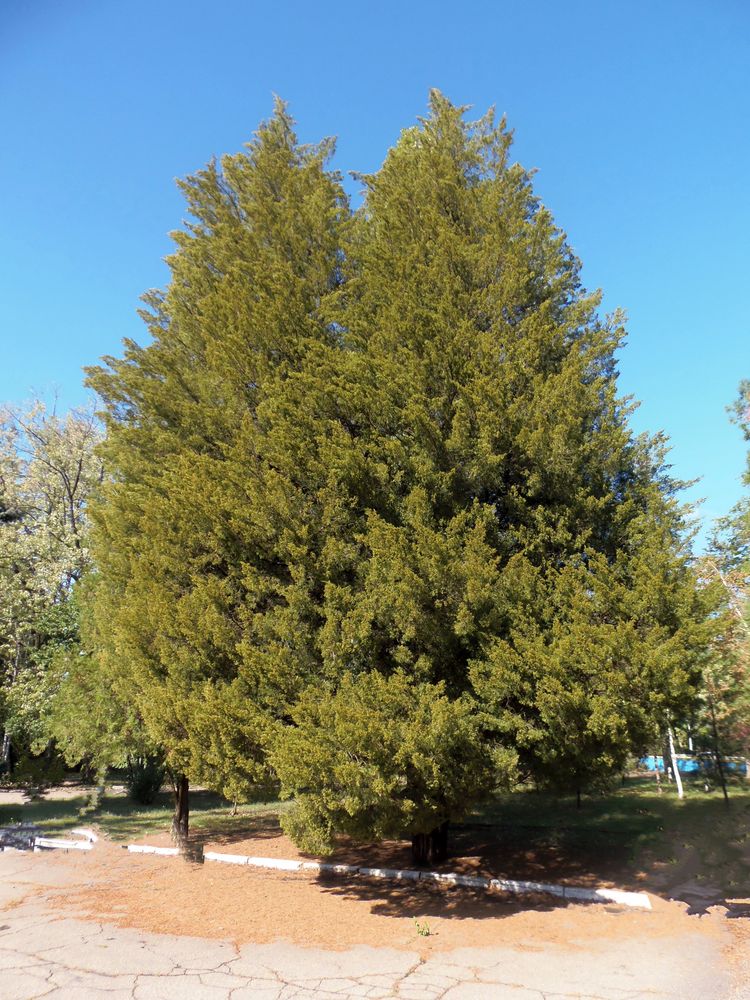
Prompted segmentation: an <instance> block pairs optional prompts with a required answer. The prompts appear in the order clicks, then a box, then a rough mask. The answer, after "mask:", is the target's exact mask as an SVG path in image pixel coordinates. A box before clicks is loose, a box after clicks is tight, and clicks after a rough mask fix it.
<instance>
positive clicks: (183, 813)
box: [172, 774, 190, 850]
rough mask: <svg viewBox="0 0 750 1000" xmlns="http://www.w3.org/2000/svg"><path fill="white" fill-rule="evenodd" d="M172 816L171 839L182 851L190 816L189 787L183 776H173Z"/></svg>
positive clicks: (186, 840) (185, 841)
mask: <svg viewBox="0 0 750 1000" xmlns="http://www.w3.org/2000/svg"><path fill="white" fill-rule="evenodd" d="M173 784H174V816H173V817H172V839H173V840H174V842H175V843H176V844H177V846H178V847H179V848H180V849H182V850H184V849H185V848H186V847H187V842H188V820H189V815H190V785H189V783H188V779H187V777H186V776H185V775H184V774H180V775H175V777H174V779H173Z"/></svg>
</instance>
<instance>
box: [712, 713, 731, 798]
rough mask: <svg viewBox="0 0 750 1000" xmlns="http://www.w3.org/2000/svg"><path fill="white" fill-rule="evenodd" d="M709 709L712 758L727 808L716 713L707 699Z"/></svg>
mask: <svg viewBox="0 0 750 1000" xmlns="http://www.w3.org/2000/svg"><path fill="white" fill-rule="evenodd" d="M708 705H709V708H710V709H711V727H712V729H713V731H714V757H715V759H716V769H717V771H718V772H719V781H720V782H721V790H722V792H723V793H724V805H725V806H726V807H727V809H728V808H729V792H727V782H726V778H725V777H724V765H723V763H722V760H721V751H720V750H719V729H718V726H717V725H716V713H715V712H714V700H713V698H711V699H709V702H708Z"/></svg>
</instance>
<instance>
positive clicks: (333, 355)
mask: <svg viewBox="0 0 750 1000" xmlns="http://www.w3.org/2000/svg"><path fill="white" fill-rule="evenodd" d="M511 143H512V135H511V133H510V131H509V130H508V128H507V126H506V123H505V121H504V120H501V121H499V122H498V121H496V119H495V117H494V115H493V114H492V113H489V114H487V115H486V116H485V117H483V118H482V119H480V120H479V121H473V122H472V121H467V118H466V111H465V109H464V108H461V107H456V106H454V105H452V104H451V103H450V102H449V101H448V100H447V99H446V98H444V97H443V96H442V95H441V94H439V93H437V92H433V93H432V95H431V98H430V107H429V113H428V115H427V116H426V117H425V118H424V119H420V120H419V122H418V124H417V125H416V126H414V127H411V128H407V129H405V130H404V131H403V132H402V133H401V135H400V138H399V140H398V141H397V143H396V144H395V146H394V147H393V148H392V149H390V150H389V151H388V153H387V155H386V158H385V160H384V162H383V165H382V167H381V168H380V169H379V170H378V171H377V172H375V173H373V174H370V175H365V176H361V177H360V178H359V180H360V183H361V185H362V187H363V199H362V203H361V205H360V206H359V207H357V208H354V207H353V206H352V205H351V203H350V200H349V198H348V197H347V195H346V192H345V189H344V187H343V183H342V178H341V177H340V175H339V174H338V173H337V172H336V171H335V170H333V169H332V168H331V167H330V159H331V156H332V154H333V152H334V146H333V143H332V142H331V141H330V140H326V141H324V142H322V143H320V144H318V145H305V144H301V143H300V142H299V141H298V139H297V137H296V134H295V130H294V123H293V121H292V119H291V118H290V116H289V114H288V112H287V110H286V108H285V106H284V105H283V104H282V103H280V102H279V103H277V105H276V108H275V111H274V114H273V116H272V118H271V119H269V120H268V121H267V122H265V123H263V124H262V125H261V126H260V128H259V129H258V131H257V133H256V135H255V137H254V138H253V140H252V141H251V142H250V143H248V145H247V146H246V147H245V149H244V150H243V151H242V152H240V153H238V154H236V155H227V156H224V157H222V158H221V160H218V161H217V160H214V161H211V162H210V163H209V164H208V165H207V166H206V167H205V168H204V169H202V170H200V171H198V172H197V173H196V174H195V175H193V176H191V177H188V178H187V179H186V180H185V181H183V182H181V184H180V186H181V189H182V191H183V193H184V195H185V199H186V203H187V209H188V212H189V220H188V221H187V222H186V223H185V224H184V226H183V227H182V228H181V229H180V230H178V231H177V232H175V233H174V234H173V237H174V241H175V250H174V252H173V254H172V255H171V256H170V257H169V258H168V264H169V268H170V280H169V283H168V285H167V287H166V288H165V289H163V290H160V291H152V292H149V293H148V294H147V295H146V296H144V308H143V311H142V315H143V318H144V320H145V322H146V324H147V328H148V332H149V337H148V341H147V343H146V344H145V345H140V344H137V343H135V342H133V341H126V342H125V344H124V350H123V353H122V355H121V356H119V357H107V358H105V359H104V360H103V362H102V364H101V365H100V366H97V367H95V368H92V369H89V370H88V371H87V383H88V385H89V386H90V387H91V388H92V389H93V390H94V391H95V392H96V394H97V396H98V399H99V405H100V419H101V425H99V424H97V421H96V420H95V419H94V418H93V416H92V415H91V414H82V413H78V414H71V415H69V416H68V417H66V418H64V419H60V418H58V417H56V416H54V415H49V414H46V413H44V412H42V411H36V412H35V413H32V414H31V415H29V416H28V418H23V419H22V415H20V414H18V413H16V414H9V415H8V417H7V419H6V420H5V424H4V426H5V431H6V433H5V437H4V438H3V450H2V454H0V463H2V471H1V472H0V487H1V489H2V493H0V537H1V539H2V567H1V568H0V573H1V575H0V588H2V591H1V592H0V615H2V621H1V622H0V657H2V670H3V687H2V703H1V704H2V717H3V720H4V721H3V725H4V730H5V734H6V743H7V744H8V746H10V744H11V743H12V742H14V741H15V744H16V745H17V746H19V747H22V746H25V747H26V749H27V750H28V751H29V752H31V753H32V754H33V753H38V752H39V751H40V750H41V749H43V748H45V749H46V748H49V747H54V748H56V750H57V752H59V753H61V754H62V755H63V756H64V758H65V759H66V760H67V761H68V763H80V762H81V761H84V762H85V763H86V765H87V766H88V767H90V768H91V769H93V770H96V769H100V770H101V769H103V768H105V767H107V766H113V765H114V766H122V764H123V762H124V761H130V762H131V763H132V762H133V761H141V762H149V761H150V762H156V764H157V766H159V767H160V766H164V767H165V768H166V769H167V772H168V773H169V774H170V775H171V777H172V780H173V782H174V787H175V795H176V811H175V821H174V831H175V835H176V836H177V837H178V839H180V840H184V839H186V838H187V836H188V822H189V820H188V816H189V811H188V795H189V784H190V782H195V783H200V784H203V785H207V786H209V787H211V788H214V789H216V790H217V791H219V792H221V793H222V794H223V795H225V796H226V797H227V798H229V799H230V800H235V801H244V800H248V799H250V798H253V797H256V796H259V795H266V794H268V793H270V792H273V793H278V794H280V795H282V796H283V797H286V798H291V799H293V805H292V808H291V809H290V811H289V812H288V813H286V814H285V815H284V818H283V823H284V826H285V829H286V830H287V831H288V833H289V834H290V835H291V836H292V837H293V839H294V840H295V841H296V842H297V843H298V844H299V845H300V847H302V848H303V849H305V850H307V851H311V852H325V851H328V850H330V849H331V847H332V844H333V842H334V838H335V837H336V836H337V835H338V834H341V833H346V834H349V835H350V836H352V837H354V838H356V839H358V840H372V839H381V838H388V837H402V836H409V837H411V838H412V843H413V848H414V853H415V857H416V859H417V860H418V861H426V860H427V859H428V858H439V857H440V856H442V855H443V854H444V853H445V851H446V845H447V839H446V838H447V825H448V823H449V822H450V821H452V820H456V819H459V818H460V817H461V816H463V815H465V814H466V812H467V811H468V810H470V809H471V808H472V807H473V806H474V805H475V804H476V803H477V802H479V801H481V800H482V799H483V798H485V797H486V796H487V795H489V794H491V792H492V791H493V790H494V789H497V788H500V787H512V786H513V785H514V784H515V783H516V782H518V781H520V780H534V781H535V782H536V783H537V784H538V785H544V786H550V787H554V788H558V789H561V790H564V791H567V792H572V793H577V794H578V795H579V797H580V794H581V793H582V792H586V791H591V790H593V789H596V788H598V787H602V786H603V785H604V784H606V782H608V781H609V780H611V778H612V776H613V775H615V774H617V773H618V772H619V771H621V770H622V768H623V767H624V766H625V764H626V761H627V760H628V758H629V756H630V755H632V754H634V753H640V752H641V751H642V750H643V749H644V748H645V747H646V746H649V745H653V744H654V743H655V742H658V740H659V739H660V738H661V735H662V734H663V733H664V732H665V731H666V728H667V726H669V725H671V724H673V723H674V722H680V723H684V722H688V721H689V722H690V724H691V725H692V726H693V728H694V729H695V731H696V732H698V731H700V729H701V726H704V725H706V719H707V718H708V715H710V713H711V712H713V720H714V729H715V731H716V732H718V730H719V729H720V730H721V733H722V738H723V739H724V741H725V742H726V745H727V746H729V743H730V742H731V744H732V747H740V746H741V745H743V744H744V745H745V746H746V745H747V739H748V732H747V701H746V695H747V669H746V649H747V643H746V632H747V626H746V599H745V581H746V574H747V565H748V564H747V556H748V550H747V527H748V513H747V507H746V506H744V507H742V508H741V509H739V510H738V511H735V512H733V514H732V515H731V516H730V517H729V518H728V519H727V520H726V521H725V522H724V523H723V524H722V525H721V532H720V533H719V535H717V539H716V541H715V544H714V545H713V547H712V552H711V555H710V556H709V557H707V558H706V559H704V560H702V561H698V560H696V559H695V558H694V557H693V556H692V554H691V550H690V544H689V543H690V535H691V520H690V511H689V509H687V508H686V507H685V506H684V505H683V504H682V502H681V500H680V491H681V488H682V486H683V485H684V484H682V483H680V482H678V481H676V480H675V479H674V478H673V477H672V476H671V475H670V472H669V467H668V464H667V461H666V445H667V442H666V440H665V439H664V437H663V436H661V435H656V436H651V437H650V436H647V435H635V434H634V433H633V432H632V430H631V427H630V425H629V416H630V413H631V411H632V408H633V405H634V404H633V403H632V402H631V401H630V400H628V399H623V398H621V397H620V396H619V395H618V391H617V368H616V351H617V349H618V348H619V347H620V346H621V345H622V343H623V339H624V335H625V332H624V326H623V318H622V316H621V315H620V314H618V313H615V314H614V315H612V316H609V317H602V316H601V314H600V310H599V305H600V298H599V296H598V295H597V294H592V293H589V292H587V291H586V290H585V289H584V288H583V286H582V284H581V279H580V263H579V261H578V260H577V259H576V257H575V255H574V253H573V252H572V250H571V247H570V246H569V244H568V242H567V240H566V237H565V234H564V233H562V232H561V231H560V230H559V229H558V228H557V227H556V226H555V223H554V220H553V218H552V216H551V214H550V212H549V211H548V210H547V209H546V208H545V206H544V205H543V204H542V203H541V202H540V201H539V199H538V198H537V197H536V196H535V194H534V191H533V188H532V183H531V175H530V173H529V172H528V171H526V170H524V169H523V168H522V167H521V166H519V165H518V164H517V163H516V162H514V161H513V160H512V157H511ZM741 398H742V399H746V398H747V387H746V386H744V387H742V390H741ZM737 419H739V420H740V421H741V422H742V425H743V428H744V429H745V430H746V431H747V429H748V423H747V414H746V412H745V411H744V410H743V409H742V406H741V405H740V406H739V408H738V410H737ZM41 431H43V432H44V433H41ZM45 435H47V436H46V437H45ZM58 437H59V439H60V440H61V441H65V442H66V445H65V447H66V449H67V450H66V451H65V455H64V457H63V458H62V459H59V460H57V461H56V462H55V461H53V460H52V458H51V455H52V451H53V450H54V447H56V445H55V444H54V442H55V441H57V438H58ZM24 449H26V451H24ZM24 455H26V457H23V456H24ZM76 470H78V472H76ZM45 477H46V478H45ZM46 479H49V484H51V485H49V486H48V485H47V484H46ZM42 552H43V554H41V553H42ZM42 567H44V569H42ZM743 699H745V700H744V701H743ZM24 713H26V714H24ZM706 713H708V714H706ZM743 727H744V728H743ZM50 741H52V743H51V742H50ZM8 752H9V751H6V757H7V755H8Z"/></svg>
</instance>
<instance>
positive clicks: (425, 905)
mask: <svg viewBox="0 0 750 1000" xmlns="http://www.w3.org/2000/svg"><path fill="white" fill-rule="evenodd" d="M317 881H318V884H319V886H320V888H321V889H322V891H323V892H325V893H327V894H331V895H334V896H339V897H341V898H343V899H352V900H360V901H366V902H368V903H370V909H371V912H372V913H374V914H375V915H377V916H384V917H400V918H403V917H411V918H413V919H415V920H416V919H419V920H423V919H427V920H428V921H429V920H430V919H433V920H434V919H438V918H440V919H442V920H481V919H485V918H489V917H491V918H493V919H497V918H498V917H509V916H513V914H515V913H521V912H523V911H528V910H535V911H546V910H553V909H556V908H557V907H558V906H564V905H565V903H564V902H563V900H559V901H557V902H556V901H554V900H553V899H552V898H551V897H549V896H545V895H543V894H536V893H534V894H529V895H528V896H523V897H516V896H509V895H502V894H499V893H493V892H487V891H484V890H474V889H465V888H460V887H457V886H440V885H430V884H429V883H427V882H404V883H403V884H395V885H394V884H392V883H391V884H389V883H387V882H382V881H379V880H375V879H367V878H363V877H357V878H356V879H355V880H352V881H347V882H342V881H341V880H340V879H337V878H336V876H335V875H328V874H321V875H319V876H318V879H317Z"/></svg>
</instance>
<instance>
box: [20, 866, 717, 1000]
mask: <svg viewBox="0 0 750 1000" xmlns="http://www.w3.org/2000/svg"><path fill="white" fill-rule="evenodd" d="M31 868H32V866H31V865H29V866H24V868H23V869H22V870H20V871H19V870H16V871H15V872H14V883H13V884H11V885H9V886H8V888H9V889H10V890H13V889H15V888H16V885H15V882H16V880H17V879H18V881H23V879H22V876H23V873H24V872H27V871H29V870H30V869H31ZM19 876H21V878H19ZM45 906H46V904H45V903H44V902H43V901H41V900H40V899H39V898H38V897H36V898H35V899H33V900H31V901H30V900H24V901H22V902H20V903H18V902H14V903H13V904H12V905H11V906H10V907H9V908H6V909H5V910H3V909H2V906H1V905H0V912H1V913H2V926H1V927H0V975H1V976H2V984H1V985H0V995H1V996H2V997H3V998H5V997H6V996H8V997H12V998H13V1000H44V998H45V997H48V996H49V997H51V996H53V995H54V1000H77V998H78V997H79V996H80V995H81V994H82V993H85V995H86V996H87V997H88V996H95V995H98V994H101V995H102V996H104V997H107V996H109V997H111V998H114V1000H171V998H172V997H175V998H177V997H180V998H185V1000H249V998H250V997H251V996H252V997H255V998H257V1000H355V998H356V1000H466V998H470V1000H479V998H485V997H486V998H488V1000H503V998H504V997H505V996H506V994H507V996H508V997H511V996H512V997H513V998H514V1000H684V998H685V997H686V996H687V995H688V994H687V993H685V992H684V991H683V990H682V988H681V987H678V986H677V985H676V982H677V981H676V979H675V988H674V989H670V988H667V987H666V986H662V988H660V989H657V988H652V987H651V986H649V985H645V975H646V973H645V972H644V968H645V967H644V968H642V967H641V966H640V964H639V963H638V962H637V961H636V962H631V965H628V966H627V967H626V966H625V965H623V964H622V960H621V958H620V960H619V961H618V963H617V965H613V966H612V969H608V970H607V972H608V974H612V973H617V976H618V977H619V978H620V980H621V982H622V978H621V977H622V975H623V974H625V975H626V976H636V975H637V976H638V979H639V981H640V980H641V979H643V980H644V986H643V987H642V988H640V989H637V988H635V984H634V986H633V987H630V984H628V985H627V986H625V987H623V986H622V985H619V986H618V985H617V984H612V983H609V982H608V983H607V985H606V987H603V988H602V989H601V990H596V989H595V990H594V991H590V990H585V991H580V990H576V989H575V988H572V989H571V988H570V987H571V986H573V984H572V983H568V984H565V983H560V984H557V983H555V988H553V989H543V988H539V986H538V985H534V986H531V985H528V984H527V983H525V982H524V981H523V979H524V974H523V970H524V969H526V970H527V973H526V974H527V975H528V977H529V979H530V980H536V981H537V982H538V981H539V979H540V976H539V975H537V974H536V973H537V972H538V969H537V967H536V965H535V964H532V965H529V949H525V948H524V947H523V946H521V945H519V946H516V947H515V949H511V948H509V947H508V946H505V947H504V946H503V945H502V944H499V945H498V951H497V952H496V954H502V953H503V952H505V953H506V957H505V958H503V959H499V958H498V959H497V960H496V961H494V962H493V961H490V962H489V963H488V962H487V959H486V958H485V959H484V960H483V961H482V962H481V963H480V964H475V963H474V962H472V961H470V960H469V956H468V955H467V956H464V957H463V958H462V957H461V956H460V955H459V952H458V951H456V952H448V953H435V954H432V955H430V956H429V957H426V958H425V957H422V956H419V955H417V954H415V953H411V954H409V953H404V952H397V951H394V950H393V949H380V950H375V949H362V950H361V951H358V950H357V949H350V950H349V951H347V952H338V953H337V952H325V951H322V950H321V949H315V950H310V951H308V950H305V949H303V948H301V947H297V946H294V945H291V944H284V943H281V942H277V943H275V944H273V945H243V946H242V947H238V946H237V945H236V944H233V943H231V942H223V941H213V940H204V939H197V938H193V939H189V938H179V937H176V936H174V935H156V934H151V933H146V932H138V931H134V930H130V929H123V928H118V927H116V926H111V925H107V924H104V923H102V922H99V921H96V922H93V921H92V922H84V921H83V920H79V919H68V918H61V917H59V916H58V915H56V914H50V913H49V912H48V911H47V910H46V909H45ZM647 943H648V942H647ZM191 948H193V949H194V954H193V955H192V956H191V953H190V949H191ZM535 950H536V951H539V962H540V963H542V962H545V961H546V962H548V963H549V971H550V973H551V974H549V975H547V978H548V979H551V980H553V981H554V963H555V961H556V960H557V957H559V956H561V955H562V956H564V954H565V952H564V949H561V950H559V954H558V953H556V952H555V949H554V948H551V949H548V950H547V951H546V952H542V950H541V949H535ZM479 951H482V950H481V949H479ZM489 952H490V949H484V953H489ZM175 953H176V954H175ZM269 956H270V957H269ZM487 957H489V955H487ZM493 957H494V956H493ZM524 958H525V959H526V964H525V965H524V964H523V962H522V960H523V959H524ZM514 961H515V962H521V963H522V964H521V966H520V968H518V969H513V967H512V963H513V962H514ZM531 961H532V963H533V959H532V960H531ZM306 962H309V963H310V966H309V969H308V968H307V967H306V966H305V963H306ZM373 965H374V968H373ZM316 966H320V968H316ZM540 968H541V966H540ZM571 968H572V966H570V965H568V966H567V969H568V972H570V969H571ZM386 970H387V971H386ZM308 971H309V974H306V973H307V972H308ZM529 971H531V972H533V974H529ZM545 974H546V970H545ZM576 978H577V979H578V980H579V982H580V976H579V975H577V974H576ZM604 978H605V977H604V976H602V974H601V969H600V970H599V974H598V980H599V982H598V983H597V985H600V984H603V981H604ZM684 981H685V982H688V980H687V979H685V980H684ZM566 985H567V986H568V988H567V989H566V988H565V987H566ZM592 985H593V983H592ZM561 987H562V988H561ZM689 995H690V997H691V1000H692V997H693V996H705V997H706V1000H708V998H709V995H710V994H708V993H706V994H698V993H697V992H691V993H690V994H689ZM711 996H712V1000H714V997H713V994H711ZM718 996H719V994H716V995H715V998H716V1000H718Z"/></svg>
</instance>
